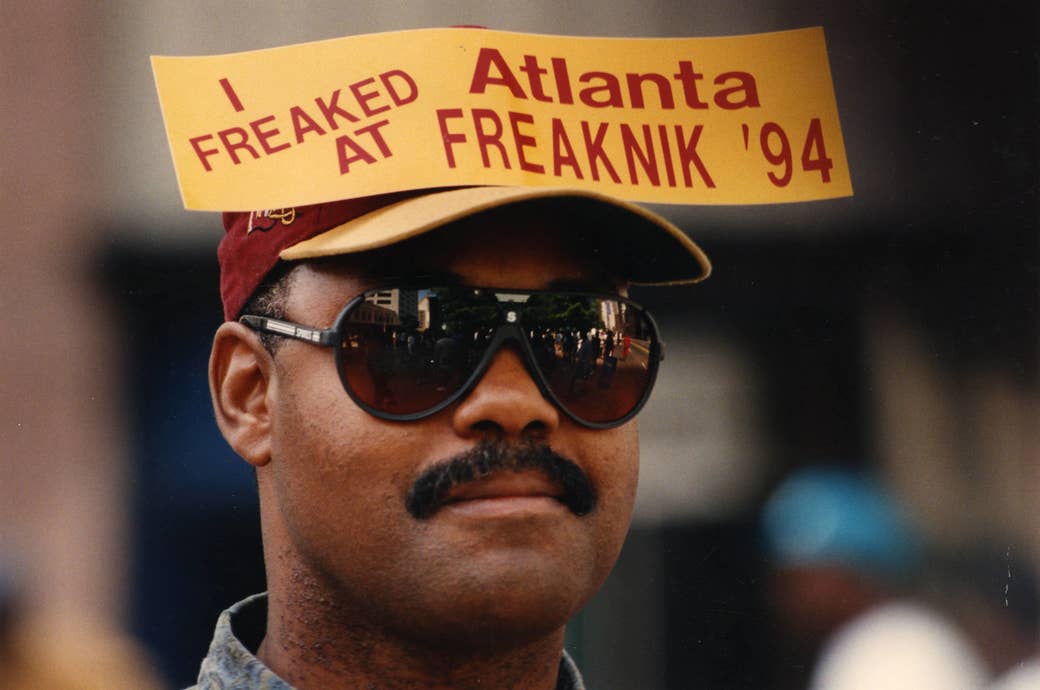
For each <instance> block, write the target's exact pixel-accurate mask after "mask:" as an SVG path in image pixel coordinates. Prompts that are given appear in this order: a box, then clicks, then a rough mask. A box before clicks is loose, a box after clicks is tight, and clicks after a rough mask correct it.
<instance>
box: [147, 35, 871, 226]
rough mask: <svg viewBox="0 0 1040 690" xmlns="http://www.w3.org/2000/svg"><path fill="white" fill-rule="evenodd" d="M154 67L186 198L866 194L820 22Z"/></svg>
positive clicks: (480, 40)
mask: <svg viewBox="0 0 1040 690" xmlns="http://www.w3.org/2000/svg"><path fill="white" fill-rule="evenodd" d="M152 68H153V70H154V72H155V81H156V85H157V88H158V90H159V100H160V102H161V105H162V110H163V117H164V119H165V122H166V133H167V136H168V137H169V142H170V149H171V151H172V153H173V161H174V166H175V167H176V170H177V180H178V182H179V184H180V189H181V195H182V197H183V199H184V205H185V207H187V208H189V209H198V210H210V211H246V210H250V209H257V208H275V207H287V208H288V207H294V206H299V205H306V204H312V203H318V202H323V201H332V200H336V199H344V198H351V197H360V196H367V195H370V194H380V193H384V192H393V191H399V190H404V189H425V188H430V187H452V186H467V185H522V186H550V187H567V188H580V189H590V190H596V191H600V192H605V193H607V194H612V195H614V196H618V197H621V198H625V199H630V200H634V201H645V202H661V203H675V204H757V203H778V202H794V201H808V200H814V199H826V198H834V197H841V196H850V195H851V194H852V183H851V181H850V179H849V170H848V163H847V161H846V159H845V146H844V143H843V141H842V135H841V125H840V123H839V121H838V111H837V105H836V103H835V99H834V89H833V85H832V83H831V75H830V69H829V66H828V61H827V52H826V46H825V43H824V37H823V29H822V28H820V27H816V28H809V29H799V30H795V31H783V32H778V33H769V34H756V35H750V36H728V37H723V38H661V39H643V38H580V37H573V36H546V35H536V34H519V33H509V32H502V31H491V30H485V29H421V30H415V31H400V32H392V33H382V34H368V35H362V36H350V37H347V38H340V39H334V40H329V41H320V42H316V43H306V44H301V45H293V46H286V47H282V48H272V49H268V50H258V51H251V52H245V53H235V54H231V55H218V56H211V57H153V58H152Z"/></svg>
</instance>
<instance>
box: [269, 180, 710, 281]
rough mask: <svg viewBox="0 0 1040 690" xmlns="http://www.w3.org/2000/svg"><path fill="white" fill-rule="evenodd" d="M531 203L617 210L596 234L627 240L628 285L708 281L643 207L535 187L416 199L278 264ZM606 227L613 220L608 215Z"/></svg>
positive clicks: (667, 226)
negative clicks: (549, 201) (556, 202)
mask: <svg viewBox="0 0 1040 690" xmlns="http://www.w3.org/2000/svg"><path fill="white" fill-rule="evenodd" d="M536 199H557V200H559V201H560V203H561V204H566V203H576V204H585V205H589V204H593V205H595V206H598V207H601V208H603V207H605V208H607V209H616V210H617V211H618V213H617V214H616V221H617V222H616V224H615V222H611V223H610V225H609V227H606V228H604V230H603V234H604V235H605V236H606V235H607V234H608V232H609V234H610V236H611V237H613V238H623V237H624V238H625V239H626V242H627V244H628V245H629V246H628V247H627V248H626V249H625V250H624V251H623V252H619V254H623V255H625V256H626V257H627V259H628V261H629V262H630V263H631V265H630V266H629V267H628V268H627V269H626V270H627V272H628V273H629V274H630V275H627V276H625V277H626V278H628V279H629V280H631V281H632V282H634V283H638V284H643V285H679V284H687V283H697V282H700V281H702V280H704V279H705V278H707V277H708V276H709V275H710V274H711V262H710V261H709V260H708V257H707V256H706V255H705V253H704V252H703V251H702V250H701V248H700V247H698V246H697V245H696V244H695V243H694V242H693V240H691V239H690V238H689V237H687V235H686V234H685V233H684V232H683V231H682V230H680V229H679V228H677V227H676V226H675V225H673V224H671V223H670V222H668V221H667V220H665V219H664V218H663V217H661V216H659V215H658V214H656V213H654V212H652V211H650V210H648V209H645V208H643V207H642V206H638V205H636V204H633V203H629V202H627V201H623V200H621V199H615V198H614V197H611V196H608V195H605V194H599V193H596V192H589V191H585V190H574V189H555V188H536V187H465V188H460V189H451V190H447V191H439V192H432V193H430V194H424V195H421V196H416V197H413V198H410V199H406V200H404V201H400V202H397V203H395V204H391V205H390V206H385V207H383V208H381V209H378V210H376V211H372V212H371V213H367V214H365V215H363V216H360V217H358V218H355V219H353V220H350V221H348V222H346V223H344V224H342V225H339V226H336V227H334V228H332V229H330V230H327V231H325V232H323V233H321V234H320V235H316V236H314V237H312V238H310V239H307V240H304V241H302V242H299V243H297V244H295V245H293V246H291V247H288V248H286V249H283V250H282V252H281V253H280V254H279V256H280V257H281V258H282V259H284V260H286V261H297V260H301V259H313V258H317V257H323V256H335V255H338V254H352V253H355V252H363V251H368V250H371V249H378V248H381V247H386V246H388V245H391V244H395V243H397V242H401V241H403V240H407V239H409V238H412V237H416V236H418V235H422V234H424V233H427V232H429V231H431V230H435V229H437V228H440V227H443V226H444V225H447V224H448V223H452V222H454V221H457V220H462V219H464V218H468V217H470V216H473V215H475V214H478V213H481V212H483V211H488V210H491V209H495V208H500V207H502V206H507V205H510V204H515V203H521V202H525V201H532V200H536ZM611 220H612V221H614V220H615V215H614V214H613V213H611ZM625 221H627V222H625Z"/></svg>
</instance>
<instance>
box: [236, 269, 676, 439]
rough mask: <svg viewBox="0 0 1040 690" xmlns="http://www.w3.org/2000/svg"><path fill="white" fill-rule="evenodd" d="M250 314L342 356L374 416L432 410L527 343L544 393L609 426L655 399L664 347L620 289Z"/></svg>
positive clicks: (408, 416) (456, 289) (413, 296)
mask: <svg viewBox="0 0 1040 690" xmlns="http://www.w3.org/2000/svg"><path fill="white" fill-rule="evenodd" d="M239 321H240V322H241V323H243V324H245V325H246V326H248V327H250V328H252V329H254V330H256V331H259V332H262V333H271V334H275V335H280V336H285V337H288V338H294V339H296V340H302V341H305V342H309V343H313V344H315V345H320V346H323V347H331V348H333V350H334V352H335V357H336V368H337V370H338V371H339V377H340V380H341V381H342V383H343V388H344V390H346V392H347V395H349V396H350V397H351V398H352V399H353V400H354V402H355V403H357V405H358V406H359V407H361V408H362V409H363V410H365V411H366V412H368V413H370V414H372V415H374V416H376V417H379V418H381V419H388V420H394V421H414V420H417V419H422V418H424V417H429V416H431V415H433V414H436V413H437V412H439V411H441V410H443V409H444V408H445V407H447V406H449V405H451V404H452V403H454V402H455V401H457V400H459V399H460V398H462V397H463V396H465V395H466V394H467V393H468V392H469V391H471V390H472V389H473V388H474V386H476V385H477V383H478V382H479V381H480V378H481V377H482V376H483V374H484V372H485V371H486V370H487V368H488V366H489V365H490V364H491V361H492V359H493V357H494V355H495V353H496V352H497V351H498V350H499V348H501V347H502V346H503V345H505V344H506V343H515V344H516V345H517V346H518V348H519V350H520V352H521V354H522V357H523V360H524V363H525V365H526V366H527V369H528V371H529V372H530V373H531V376H532V378H533V379H534V381H535V382H536V383H537V385H538V387H539V389H540V390H541V393H542V395H543V396H545V397H546V398H547V399H548V400H550V401H552V402H553V403H554V404H555V405H556V406H557V407H558V408H559V409H560V410H562V411H563V412H564V413H565V414H566V415H567V416H568V417H570V418H571V419H573V420H574V421H575V422H577V423H579V424H581V425H583V426H586V427H589V428H593V429H606V428H610V427H614V426H618V425H620V424H623V423H625V422H626V421H628V420H629V419H631V418H632V417H634V416H635V414H636V413H637V412H639V410H640V409H641V408H642V407H643V405H644V404H645V403H646V401H647V399H648V398H649V397H650V390H651V389H652V388H653V385H654V379H655V378H656V377H657V368H658V365H659V364H660V362H661V360H662V359H664V347H663V343H662V342H661V339H660V335H659V334H658V330H657V325H656V324H655V323H654V320H653V318H651V316H650V314H649V313H648V312H647V311H646V310H645V309H644V308H643V307H641V306H639V305H638V304H636V303H635V302H633V301H632V300H629V299H625V298H623V297H619V296H617V295H608V294H593V293H581V292H564V291H554V290H510V289H497V288H485V287H472V286H465V285H448V286H444V287H428V286H416V287H389V288H383V289H376V290H369V291H367V292H365V293H363V294H361V295H359V296H358V297H355V298H354V299H352V300H351V301H350V303H348V304H347V305H346V306H345V307H344V308H343V310H342V311H341V312H340V313H339V315H338V316H337V317H336V321H335V323H334V324H333V326H332V328H328V329H318V328H311V327H309V326H303V325H300V324H297V323H292V322H289V321H282V320H279V319H271V318H267V317H265V316H254V315H245V316H242V317H241V318H240V319H239Z"/></svg>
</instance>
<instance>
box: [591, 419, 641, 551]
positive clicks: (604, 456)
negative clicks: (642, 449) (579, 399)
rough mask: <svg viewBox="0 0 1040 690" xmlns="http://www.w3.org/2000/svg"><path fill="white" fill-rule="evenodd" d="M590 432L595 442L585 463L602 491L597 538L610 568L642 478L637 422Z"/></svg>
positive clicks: (629, 519)
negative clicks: (640, 474)
mask: <svg viewBox="0 0 1040 690" xmlns="http://www.w3.org/2000/svg"><path fill="white" fill-rule="evenodd" d="M591 433H592V434H594V436H593V438H594V439H595V445H594V446H592V448H591V453H592V454H591V455H590V456H588V457H587V458H586V459H585V462H584V466H585V467H586V468H588V473H589V476H590V478H591V479H592V481H593V484H594V485H595V486H596V490H597V492H598V494H599V504H598V508H597V511H596V513H597V514H596V521H597V523H598V525H597V529H596V541H597V542H598V544H597V546H598V551H599V558H600V559H602V563H601V565H605V566H606V567H607V569H608V570H609V568H610V567H613V561H614V560H615V559H616V558H617V555H618V553H619V552H620V550H621V545H622V542H623V541H624V539H625V535H626V534H627V533H628V528H629V524H630V522H631V519H632V510H633V507H634V504H635V498H636V486H637V484H638V479H639V437H638V432H637V430H636V426H635V422H634V421H633V422H629V423H628V424H626V425H624V426H622V427H619V428H617V429H612V430H610V431H596V432H591ZM607 561H609V563H607Z"/></svg>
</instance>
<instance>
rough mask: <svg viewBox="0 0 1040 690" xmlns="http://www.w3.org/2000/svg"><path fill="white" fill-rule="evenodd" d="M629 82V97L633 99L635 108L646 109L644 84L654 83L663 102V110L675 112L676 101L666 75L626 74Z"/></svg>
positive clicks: (651, 73)
mask: <svg viewBox="0 0 1040 690" xmlns="http://www.w3.org/2000/svg"><path fill="white" fill-rule="evenodd" d="M625 77H626V78H627V80H628V95H629V96H628V97H629V98H631V99H632V107H633V108H645V107H646V105H645V102H644V100H643V84H645V83H646V82H648V81H649V82H652V83H654V84H656V85H657V95H658V96H659V97H660V100H661V108H663V109H664V110H674V109H675V100H674V99H673V98H672V85H671V83H669V81H668V80H667V79H665V78H664V75H661V74H655V73H653V72H650V73H648V74H632V73H629V74H626V75H625Z"/></svg>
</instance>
